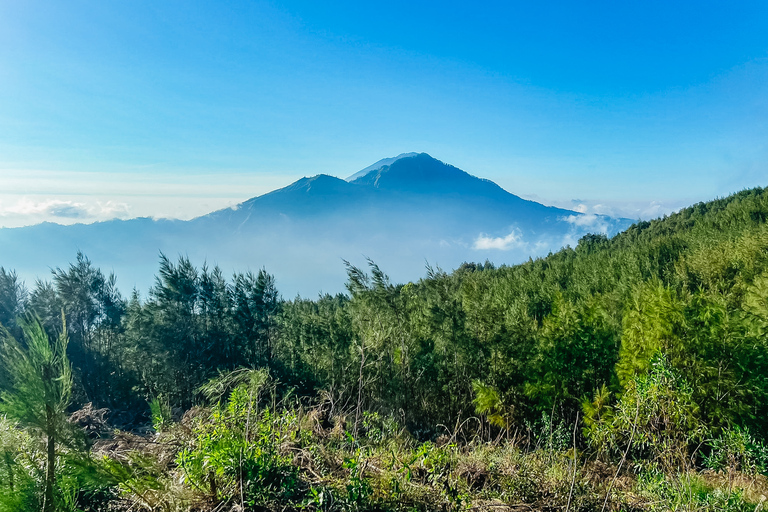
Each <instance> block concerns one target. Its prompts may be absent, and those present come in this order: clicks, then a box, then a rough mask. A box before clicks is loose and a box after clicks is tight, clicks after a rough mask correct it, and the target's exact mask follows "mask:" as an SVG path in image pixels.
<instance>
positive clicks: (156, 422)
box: [149, 396, 173, 432]
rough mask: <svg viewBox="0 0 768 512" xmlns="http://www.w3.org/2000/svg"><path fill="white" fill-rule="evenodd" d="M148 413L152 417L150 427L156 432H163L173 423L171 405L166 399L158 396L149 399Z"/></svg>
mask: <svg viewBox="0 0 768 512" xmlns="http://www.w3.org/2000/svg"><path fill="white" fill-rule="evenodd" d="M149 413H150V417H151V418H152V428H154V429H155V431H157V432H164V431H165V430H167V429H168V428H169V427H170V426H171V424H172V423H173V416H172V414H171V406H170V404H169V403H168V399H166V398H165V397H163V396H158V397H155V398H153V399H152V400H150V402H149Z"/></svg>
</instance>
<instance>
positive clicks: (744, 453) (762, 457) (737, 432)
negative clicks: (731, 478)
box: [704, 426, 768, 475]
mask: <svg viewBox="0 0 768 512" xmlns="http://www.w3.org/2000/svg"><path fill="white" fill-rule="evenodd" d="M709 445H710V449H711V452H710V453H709V455H705V456H704V464H705V465H706V466H707V467H708V468H710V469H713V470H715V471H725V470H727V471H728V472H734V471H740V472H742V473H745V474H747V475H755V474H758V473H761V474H763V475H765V474H768V447H766V446H765V444H764V443H763V442H762V441H759V440H757V439H755V437H754V436H753V435H752V434H751V433H750V432H749V430H748V429H746V428H741V427H738V426H736V427H731V428H726V429H724V430H723V432H722V433H721V434H720V436H718V437H717V438H715V439H713V440H712V441H710V442H709Z"/></svg>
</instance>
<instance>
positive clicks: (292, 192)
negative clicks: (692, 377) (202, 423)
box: [0, 153, 631, 296]
mask: <svg viewBox="0 0 768 512" xmlns="http://www.w3.org/2000/svg"><path fill="white" fill-rule="evenodd" d="M363 171H366V172H364V173H363V174H361V173H362V172H363ZM363 171H361V172H359V173H355V174H353V175H352V176H350V177H349V178H348V179H347V180H343V179H339V178H335V177H333V176H328V175H317V176H313V177H310V178H302V179H300V180H298V181H296V182H295V183H292V184H290V185H288V186H287V187H284V188H281V189H279V190H275V191H273V192H270V193H268V194H264V195H262V196H258V197H254V198H252V199H249V200H247V201H245V202H243V203H241V204H239V205H237V206H236V207H234V208H226V209H223V210H219V211H215V212H212V213H210V214H208V215H204V216H202V217H198V218H196V219H192V220H190V221H171V220H151V219H132V220H127V221H117V220H115V221H109V222H100V223H95V224H89V225H83V224H79V225H73V226H60V225H57V224H50V223H44V224H40V225H37V226H30V227H25V228H14V229H0V265H2V266H4V267H5V268H6V269H9V268H11V269H15V270H16V271H17V272H18V273H19V274H20V275H21V276H22V277H24V278H26V279H27V280H28V281H30V280H32V279H34V278H35V277H42V278H47V277H48V275H46V274H47V270H48V268H49V267H56V266H64V265H66V264H67V263H68V262H70V261H73V260H74V259H75V254H76V252H77V251H78V250H81V251H83V252H84V253H85V254H86V255H87V256H88V257H89V258H90V259H91V260H92V261H93V262H94V264H96V265H97V266H100V267H101V268H102V269H103V270H107V271H108V270H114V271H115V273H116V274H117V277H118V284H119V285H120V286H121V288H123V289H124V290H126V289H127V290H129V289H130V288H132V287H134V286H136V287H138V288H139V289H140V290H141V291H142V292H146V291H147V290H148V289H149V287H150V286H151V284H152V279H153V277H152V276H154V274H155V272H156V269H157V261H158V255H159V253H160V252H161V251H162V252H163V253H165V254H166V255H168V256H169V257H171V258H175V257H176V256H177V255H179V254H181V255H186V256H189V257H190V258H191V259H192V260H193V262H194V263H196V264H198V265H200V264H202V263H203V262H204V261H205V262H207V264H208V265H209V266H212V265H215V264H218V265H219V266H220V267H221V268H222V270H224V271H225V272H226V273H229V272H232V271H235V270H239V271H245V270H249V269H250V270H257V269H258V268H261V267H265V268H266V269H267V271H269V272H270V273H273V274H275V276H276V279H277V285H278V288H279V289H280V290H281V292H282V293H284V294H286V295H287V296H292V295H294V294H296V293H301V294H303V295H304V296H312V295H314V294H316V293H318V292H320V291H321V290H322V291H324V292H339V291H342V290H343V284H344V282H345V274H344V273H345V270H344V266H343V263H342V259H347V260H350V261H352V262H353V263H361V262H362V261H363V259H364V257H370V258H371V259H373V260H374V261H376V262H377V263H378V264H379V265H380V266H381V267H382V269H384V270H385V271H387V272H388V273H390V275H391V276H392V278H393V279H394V280H395V281H409V280H415V279H418V278H419V277H420V276H421V275H423V272H424V266H425V263H426V262H428V263H429V264H431V265H439V266H442V267H443V268H445V269H446V270H448V269H451V268H455V267H457V266H458V265H460V264H461V263H462V262H464V261H484V260H486V259H489V260H491V261H493V262H494V263H496V264H502V263H507V264H512V263H518V262H520V261H523V260H526V259H528V258H529V257H531V256H534V257H535V256H539V255H544V254H546V253H547V252H550V251H555V250H557V249H559V248H560V247H562V246H564V245H568V244H570V245H575V243H576V241H577V240H578V239H579V238H580V237H581V236H583V235H584V234H586V233H587V232H604V233H607V234H613V233H616V232H618V231H619V230H621V229H623V228H625V227H627V226H629V225H630V224H631V221H629V220H628V219H612V218H609V217H604V216H595V215H592V216H588V215H583V214H580V213H577V212H573V211H570V210H564V209H560V208H553V207H549V206H544V205H542V204H539V203H536V202H533V201H528V200H525V199H522V198H520V197H518V196H516V195H514V194H511V193H509V192H507V191H506V190H504V189H502V188H501V187H499V186H498V185H496V184H495V183H493V182H492V181H489V180H485V179H481V178H477V177H475V176H472V175H470V174H468V173H466V172H464V171H462V170H461V169H458V168H456V167H453V166H451V165H448V164H445V163H443V162H441V161H439V160H436V159H434V158H432V157H431V156H429V155H427V154H425V153H420V154H417V153H405V154H402V155H399V156H398V157H395V158H388V159H383V160H380V161H379V162H377V163H376V164H374V165H372V166H369V168H366V169H364V170H363Z"/></svg>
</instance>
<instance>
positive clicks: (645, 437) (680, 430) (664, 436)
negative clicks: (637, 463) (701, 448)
mask: <svg viewBox="0 0 768 512" xmlns="http://www.w3.org/2000/svg"><path fill="white" fill-rule="evenodd" d="M598 400H599V401H600V402H603V401H604V400H605V398H604V397H603V396H598V397H596V402H597V401H598ZM593 407H594V408H595V409H598V407H597V406H594V405H593ZM600 408H602V409H603V410H605V405H603V404H600ZM589 410H590V409H589V408H588V411H589ZM606 412H607V411H606ZM698 412H699V408H698V405H697V404H696V402H695V401H694V399H693V390H692V389H691V387H690V386H689V385H688V383H687V382H686V381H685V380H684V379H683V378H682V377H681V376H680V375H678V374H677V373H676V372H675V371H674V370H673V369H671V368H670V365H669V362H668V361H667V359H666V357H664V356H663V355H661V354H658V355H656V356H654V357H653V358H652V359H651V363H650V368H649V371H648V373H647V374H645V375H639V376H637V377H635V378H634V379H633V380H631V381H629V382H628V383H627V385H626V389H625V391H624V394H623V395H622V396H621V398H620V399H619V401H618V402H617V403H616V404H615V406H614V407H613V408H612V413H607V414H606V413H605V412H604V413H603V414H602V415H596V414H591V415H589V426H588V428H587V430H586V432H585V433H586V435H587V436H588V439H589V440H590V441H591V442H592V445H593V448H595V450H596V451H598V452H600V451H605V449H606V446H610V447H612V448H613V449H614V450H616V454H617V455H618V452H619V450H621V451H630V450H631V453H632V454H633V455H634V457H636V458H638V459H640V458H644V457H648V458H649V459H650V460H651V461H654V462H658V463H660V464H661V465H662V467H663V468H664V470H665V471H668V472H670V473H676V472H678V471H682V470H685V469H687V468H689V467H690V465H691V459H690V456H691V450H692V449H694V448H695V447H696V446H697V445H698V444H699V442H700V441H701V440H702V439H704V436H705V435H706V427H705V425H703V424H702V423H701V421H700V418H699V417H698Z"/></svg>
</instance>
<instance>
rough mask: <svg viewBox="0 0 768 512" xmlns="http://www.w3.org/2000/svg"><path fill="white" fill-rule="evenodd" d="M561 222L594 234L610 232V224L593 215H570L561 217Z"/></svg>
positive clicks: (604, 219)
mask: <svg viewBox="0 0 768 512" xmlns="http://www.w3.org/2000/svg"><path fill="white" fill-rule="evenodd" d="M560 220H564V221H565V222H567V223H569V224H571V225H573V226H576V227H579V228H584V229H588V230H590V231H592V232H598V233H607V232H608V223H607V221H606V218H605V217H601V216H599V215H595V214H593V213H585V214H584V215H568V216H567V217H561V218H560Z"/></svg>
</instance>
